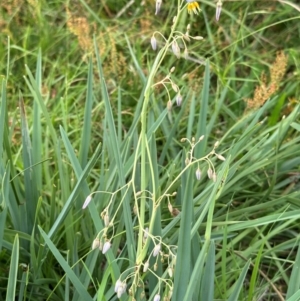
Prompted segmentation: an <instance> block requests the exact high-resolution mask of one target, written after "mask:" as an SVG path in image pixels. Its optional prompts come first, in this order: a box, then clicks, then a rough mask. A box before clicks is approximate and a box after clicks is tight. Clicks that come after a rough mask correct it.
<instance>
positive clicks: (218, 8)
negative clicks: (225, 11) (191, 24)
mask: <svg viewBox="0 0 300 301" xmlns="http://www.w3.org/2000/svg"><path fill="white" fill-rule="evenodd" d="M221 11H222V1H221V0H219V1H218V2H217V7H216V20H217V22H218V21H219V19H220V15H221Z"/></svg>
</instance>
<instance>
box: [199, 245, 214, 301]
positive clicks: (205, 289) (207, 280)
mask: <svg viewBox="0 0 300 301" xmlns="http://www.w3.org/2000/svg"><path fill="white" fill-rule="evenodd" d="M214 278H215V243H214V241H211V242H210V245H209V249H208V253H207V258H206V263H205V268H204V273H203V276H202V279H201V280H202V281H201V282H202V283H201V294H200V296H201V297H200V300H207V301H213V300H214Z"/></svg>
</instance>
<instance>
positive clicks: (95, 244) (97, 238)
mask: <svg viewBox="0 0 300 301" xmlns="http://www.w3.org/2000/svg"><path fill="white" fill-rule="evenodd" d="M99 246H100V239H99V237H96V238H95V239H94V240H93V244H92V250H95V249H98V248H99Z"/></svg>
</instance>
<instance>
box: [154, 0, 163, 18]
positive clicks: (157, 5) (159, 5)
mask: <svg viewBox="0 0 300 301" xmlns="http://www.w3.org/2000/svg"><path fill="white" fill-rule="evenodd" d="M161 4H162V1H161V0H156V5H155V15H157V14H158V13H159V11H160V7H161Z"/></svg>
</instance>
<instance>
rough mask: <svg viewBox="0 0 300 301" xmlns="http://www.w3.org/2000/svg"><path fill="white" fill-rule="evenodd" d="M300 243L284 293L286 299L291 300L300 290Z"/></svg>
mask: <svg viewBox="0 0 300 301" xmlns="http://www.w3.org/2000/svg"><path fill="white" fill-rule="evenodd" d="M299 270H300V243H299V244H298V251H297V256H296V259H295V263H294V265H293V269H292V273H291V276H290V281H289V284H288V290H287V293H286V299H289V298H291V297H292V296H293V295H294V294H295V293H296V292H297V291H298V290H299V288H300V273H299Z"/></svg>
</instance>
